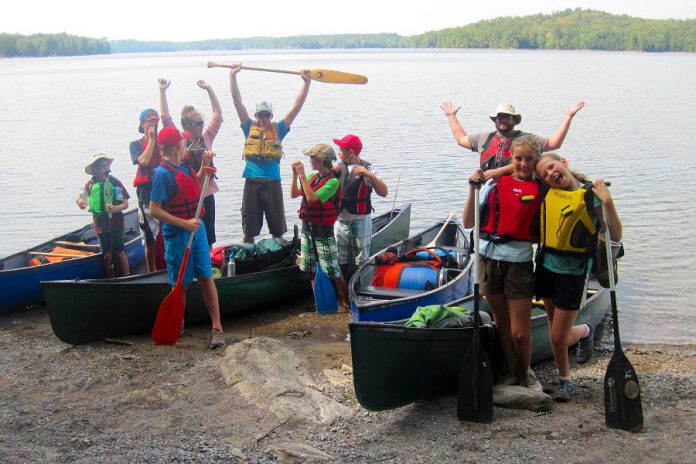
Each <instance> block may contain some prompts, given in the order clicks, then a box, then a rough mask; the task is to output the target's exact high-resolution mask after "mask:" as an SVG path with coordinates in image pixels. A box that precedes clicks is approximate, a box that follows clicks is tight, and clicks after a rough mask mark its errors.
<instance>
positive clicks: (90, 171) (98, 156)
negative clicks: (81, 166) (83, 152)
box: [85, 153, 114, 176]
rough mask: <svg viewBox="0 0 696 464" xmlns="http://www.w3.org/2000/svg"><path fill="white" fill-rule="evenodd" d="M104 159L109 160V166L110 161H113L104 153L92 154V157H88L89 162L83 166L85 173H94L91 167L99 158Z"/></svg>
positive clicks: (91, 174)
mask: <svg viewBox="0 0 696 464" xmlns="http://www.w3.org/2000/svg"><path fill="white" fill-rule="evenodd" d="M102 159H105V160H107V161H108V162H109V166H111V163H113V162H114V159H113V158H109V157H108V156H106V155H105V154H104V153H97V154H96V155H92V158H90V161H89V164H88V165H87V166H85V174H89V175H90V176H93V175H94V172H93V168H94V163H96V162H97V161H99V160H102Z"/></svg>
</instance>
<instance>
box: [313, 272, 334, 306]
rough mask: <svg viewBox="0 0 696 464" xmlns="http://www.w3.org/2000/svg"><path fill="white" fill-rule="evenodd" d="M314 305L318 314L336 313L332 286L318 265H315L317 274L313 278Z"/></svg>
mask: <svg viewBox="0 0 696 464" xmlns="http://www.w3.org/2000/svg"><path fill="white" fill-rule="evenodd" d="M314 304H315V305H316V306H317V312H318V313H319V314H330V313H335V312H337V311H338V303H337V302H336V294H335V293H334V288H333V284H332V283H331V279H330V278H329V276H327V275H326V273H324V270H323V269H322V268H321V266H320V265H319V263H317V273H316V275H315V276H314Z"/></svg>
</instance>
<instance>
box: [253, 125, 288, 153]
mask: <svg viewBox="0 0 696 464" xmlns="http://www.w3.org/2000/svg"><path fill="white" fill-rule="evenodd" d="M282 157H283V146H282V145H281V144H280V139H279V137H278V124H276V123H272V124H271V125H270V127H269V128H267V129H265V130H264V129H262V128H261V127H259V125H258V124H257V123H256V122H252V124H251V128H250V129H249V137H247V139H246V142H244V159H245V160H246V159H249V158H252V159H253V158H256V159H277V160H280V159H281V158H282Z"/></svg>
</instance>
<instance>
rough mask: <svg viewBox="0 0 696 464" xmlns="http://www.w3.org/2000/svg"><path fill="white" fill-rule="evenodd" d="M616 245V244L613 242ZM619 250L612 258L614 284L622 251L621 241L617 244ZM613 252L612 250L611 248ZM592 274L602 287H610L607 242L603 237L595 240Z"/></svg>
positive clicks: (617, 277)
mask: <svg viewBox="0 0 696 464" xmlns="http://www.w3.org/2000/svg"><path fill="white" fill-rule="evenodd" d="M614 246H616V244H614ZM614 246H612V248H613V247H614ZM618 247H619V252H618V254H617V255H616V258H614V259H613V260H612V261H613V265H614V285H616V283H617V282H618V281H619V269H618V259H619V258H621V257H622V256H623V255H624V254H625V253H624V247H623V243H619V244H618ZM612 252H613V250H612ZM591 271H592V275H594V276H595V279H597V283H599V285H601V286H602V287H604V288H610V287H611V284H610V282H609V266H608V265H607V244H606V242H605V241H604V238H603V237H600V238H599V239H598V240H597V246H596V250H595V253H594V256H593V260H592V270H591Z"/></svg>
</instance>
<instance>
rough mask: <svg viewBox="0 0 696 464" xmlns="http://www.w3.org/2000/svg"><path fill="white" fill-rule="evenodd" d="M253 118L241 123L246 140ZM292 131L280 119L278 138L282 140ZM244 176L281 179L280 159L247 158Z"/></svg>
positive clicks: (248, 177)
mask: <svg viewBox="0 0 696 464" xmlns="http://www.w3.org/2000/svg"><path fill="white" fill-rule="evenodd" d="M251 123H252V121H251V118H249V119H247V120H246V121H245V122H244V124H242V125H241V127H242V132H244V140H246V139H247V138H249V131H250V130H251ZM289 131H290V128H289V127H287V126H286V125H285V120H284V119H281V120H280V121H278V139H279V140H280V141H281V142H282V141H283V139H284V138H285V136H286V135H287V134H288V132H289ZM242 177H243V178H245V179H257V178H265V179H273V180H280V160H277V159H268V160H259V159H248V160H246V166H245V167H244V172H243V173H242Z"/></svg>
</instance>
